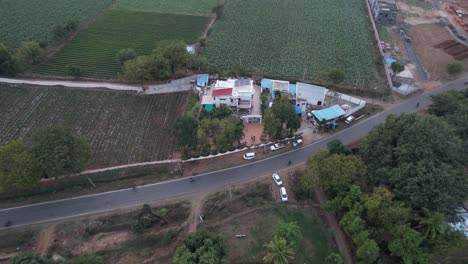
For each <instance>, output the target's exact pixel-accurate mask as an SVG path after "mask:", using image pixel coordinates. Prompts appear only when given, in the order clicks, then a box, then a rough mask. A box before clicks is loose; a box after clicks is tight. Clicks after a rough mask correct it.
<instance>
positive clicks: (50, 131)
mask: <svg viewBox="0 0 468 264" xmlns="http://www.w3.org/2000/svg"><path fill="white" fill-rule="evenodd" d="M31 153H32V155H33V157H34V159H35V160H36V161H37V164H38V168H39V173H40V174H41V175H42V176H43V177H45V178H51V177H56V176H61V175H65V174H70V173H76V172H80V171H81V170H83V169H84V168H85V166H86V162H88V160H89V158H90V149H89V145H88V143H87V142H86V141H85V140H83V139H81V138H78V137H76V136H75V135H74V134H73V132H72V130H71V129H68V128H60V127H49V128H43V129H39V130H37V131H34V132H33V137H32V144H31Z"/></svg>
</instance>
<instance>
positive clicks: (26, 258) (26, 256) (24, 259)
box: [9, 253, 53, 264]
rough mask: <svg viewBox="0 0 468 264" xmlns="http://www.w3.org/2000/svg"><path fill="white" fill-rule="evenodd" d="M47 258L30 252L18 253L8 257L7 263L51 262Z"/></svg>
mask: <svg viewBox="0 0 468 264" xmlns="http://www.w3.org/2000/svg"><path fill="white" fill-rule="evenodd" d="M52 263H53V262H52V261H51V260H49V259H47V258H44V257H39V256H36V255H33V254H31V253H20V254H18V255H16V256H14V257H13V258H11V259H10V262H9V264H52Z"/></svg>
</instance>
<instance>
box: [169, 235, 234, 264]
mask: <svg viewBox="0 0 468 264" xmlns="http://www.w3.org/2000/svg"><path fill="white" fill-rule="evenodd" d="M225 254H226V253H225V249H224V242H223V238H222V237H221V236H220V235H216V234H211V233H208V232H206V231H203V230H202V231H197V232H196V233H192V234H190V235H189V236H188V237H187V238H186V239H184V241H183V242H182V245H180V246H179V247H178V248H177V251H176V254H175V257H174V261H173V263H174V264H192V263H199V264H221V263H223V257H224V255H225Z"/></svg>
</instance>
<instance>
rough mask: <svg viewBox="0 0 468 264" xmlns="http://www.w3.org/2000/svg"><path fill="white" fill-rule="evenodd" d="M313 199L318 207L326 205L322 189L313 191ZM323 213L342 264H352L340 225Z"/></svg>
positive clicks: (326, 213)
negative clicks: (315, 199) (314, 198)
mask: <svg viewBox="0 0 468 264" xmlns="http://www.w3.org/2000/svg"><path fill="white" fill-rule="evenodd" d="M315 197H316V198H317V201H318V202H319V203H320V206H321V207H322V208H323V207H324V206H325V204H326V203H327V197H326V195H325V192H324V191H323V190H322V189H318V190H316V191H315ZM323 212H324V215H325V219H326V220H327V224H328V226H330V227H331V228H332V229H333V231H334V232H333V234H334V236H335V243H336V246H337V247H338V251H339V252H340V254H341V256H343V259H344V262H345V263H346V264H352V263H353V257H352V254H351V251H350V247H349V245H348V242H347V240H346V236H345V234H344V232H343V230H342V229H341V227H340V225H339V224H338V221H337V220H336V217H335V216H334V215H333V214H331V213H329V212H327V211H326V210H323Z"/></svg>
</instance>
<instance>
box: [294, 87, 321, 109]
mask: <svg viewBox="0 0 468 264" xmlns="http://www.w3.org/2000/svg"><path fill="white" fill-rule="evenodd" d="M327 92H328V89H327V88H325V87H321V86H317V85H312V84H306V83H300V82H298V83H297V84H296V104H298V105H299V106H300V107H301V109H302V111H305V110H306V106H307V105H308V104H309V105H312V106H324V105H325V97H326V95H327Z"/></svg>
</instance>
